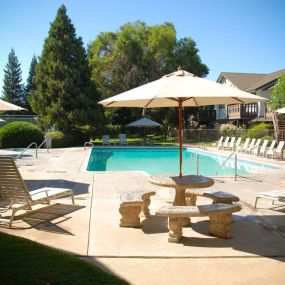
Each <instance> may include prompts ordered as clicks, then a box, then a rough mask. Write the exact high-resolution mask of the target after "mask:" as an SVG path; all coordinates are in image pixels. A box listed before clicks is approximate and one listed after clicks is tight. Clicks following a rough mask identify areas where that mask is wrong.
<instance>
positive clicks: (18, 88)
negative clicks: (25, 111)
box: [2, 48, 24, 107]
mask: <svg viewBox="0 0 285 285" xmlns="http://www.w3.org/2000/svg"><path fill="white" fill-rule="evenodd" d="M2 95H3V96H2V99H3V100H5V101H7V102H10V103H13V104H16V105H18V106H23V105H24V102H23V95H24V88H23V84H22V70H21V64H20V63H19V62H18V58H17V56H16V54H15V51H14V49H13V48H12V49H11V51H10V53H9V56H8V63H7V64H6V69H4V85H3V90H2ZM23 107H24V106H23Z"/></svg>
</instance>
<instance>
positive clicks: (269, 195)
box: [254, 190, 285, 208]
mask: <svg viewBox="0 0 285 285" xmlns="http://www.w3.org/2000/svg"><path fill="white" fill-rule="evenodd" d="M260 198H264V199H270V200H272V204H274V201H280V202H285V190H273V191H267V192H261V193H259V194H258V195H257V196H256V199H255V204H254V208H256V205H257V201H258V199H260Z"/></svg>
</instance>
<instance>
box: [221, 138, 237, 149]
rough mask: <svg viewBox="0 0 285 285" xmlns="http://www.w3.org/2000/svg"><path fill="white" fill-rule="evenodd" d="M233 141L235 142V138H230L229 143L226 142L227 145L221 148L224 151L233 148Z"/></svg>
mask: <svg viewBox="0 0 285 285" xmlns="http://www.w3.org/2000/svg"><path fill="white" fill-rule="evenodd" d="M235 141H236V138H235V137H231V141H228V143H227V144H225V145H223V148H224V149H229V148H231V147H232V148H233V146H234V143H235Z"/></svg>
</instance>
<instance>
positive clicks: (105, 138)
mask: <svg viewBox="0 0 285 285" xmlns="http://www.w3.org/2000/svg"><path fill="white" fill-rule="evenodd" d="M102 140H103V142H102V145H110V136H109V135H103V137H102Z"/></svg>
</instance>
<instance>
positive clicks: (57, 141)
mask: <svg viewBox="0 0 285 285" xmlns="http://www.w3.org/2000/svg"><path fill="white" fill-rule="evenodd" d="M47 135H48V136H50V137H51V138H52V147H53V148H61V147H71V146H83V144H84V143H85V142H88V141H89V140H90V135H89V134H88V133H85V132H82V131H79V130H78V131H73V132H72V133H70V134H66V133H63V132H60V131H54V132H49V133H47Z"/></svg>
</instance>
